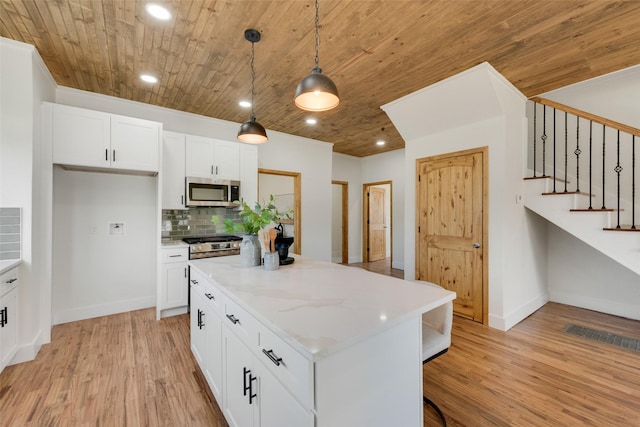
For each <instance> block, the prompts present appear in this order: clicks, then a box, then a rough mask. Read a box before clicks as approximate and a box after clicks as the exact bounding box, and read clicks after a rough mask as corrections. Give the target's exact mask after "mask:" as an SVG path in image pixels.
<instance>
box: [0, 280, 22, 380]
mask: <svg viewBox="0 0 640 427" xmlns="http://www.w3.org/2000/svg"><path fill="white" fill-rule="evenodd" d="M17 286H18V269H17V268H14V269H12V270H9V271H8V272H6V273H4V274H2V276H0V372H2V370H3V369H4V368H5V366H7V365H8V364H9V362H10V361H11V359H12V358H13V356H15V354H16V351H17V349H18V324H17V320H18V316H17V309H18V289H17Z"/></svg>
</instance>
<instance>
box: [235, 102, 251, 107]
mask: <svg viewBox="0 0 640 427" xmlns="http://www.w3.org/2000/svg"><path fill="white" fill-rule="evenodd" d="M238 105H240V106H241V107H243V108H249V107H251V103H250V102H249V101H240V102H238Z"/></svg>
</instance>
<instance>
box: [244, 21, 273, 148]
mask: <svg viewBox="0 0 640 427" xmlns="http://www.w3.org/2000/svg"><path fill="white" fill-rule="evenodd" d="M244 38H245V39H247V40H248V41H250V42H251V115H250V116H249V120H248V121H246V122H244V123H243V124H242V125H241V126H240V130H239V131H238V141H240V142H246V143H248V144H262V143H264V142H267V141H268V140H269V138H267V131H266V130H265V129H264V126H262V125H261V124H260V123H258V122H256V116H255V114H254V112H253V104H254V102H253V97H254V92H255V80H256V72H255V70H254V64H253V61H254V57H255V51H254V45H255V43H257V42H259V41H260V32H259V31H258V30H254V29H249V30H245V31H244Z"/></svg>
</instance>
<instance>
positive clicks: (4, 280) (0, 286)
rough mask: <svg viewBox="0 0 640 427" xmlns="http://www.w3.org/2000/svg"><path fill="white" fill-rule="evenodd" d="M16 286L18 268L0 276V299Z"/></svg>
mask: <svg viewBox="0 0 640 427" xmlns="http://www.w3.org/2000/svg"><path fill="white" fill-rule="evenodd" d="M16 286H18V268H12V269H11V270H9V271H6V272H4V273H3V274H2V275H1V276H0V297H1V296H3V295H4V294H8V293H9V292H10V291H12V290H13V289H14V288H15V287H16Z"/></svg>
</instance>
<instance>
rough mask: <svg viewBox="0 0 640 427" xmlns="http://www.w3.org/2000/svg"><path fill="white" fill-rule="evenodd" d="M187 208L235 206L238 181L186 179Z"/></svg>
mask: <svg viewBox="0 0 640 427" xmlns="http://www.w3.org/2000/svg"><path fill="white" fill-rule="evenodd" d="M185 194H186V195H187V203H186V205H187V207H191V206H225V207H229V206H235V204H234V203H233V202H234V201H236V200H240V181H223V180H214V179H208V178H192V177H187V178H186V188H185Z"/></svg>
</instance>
